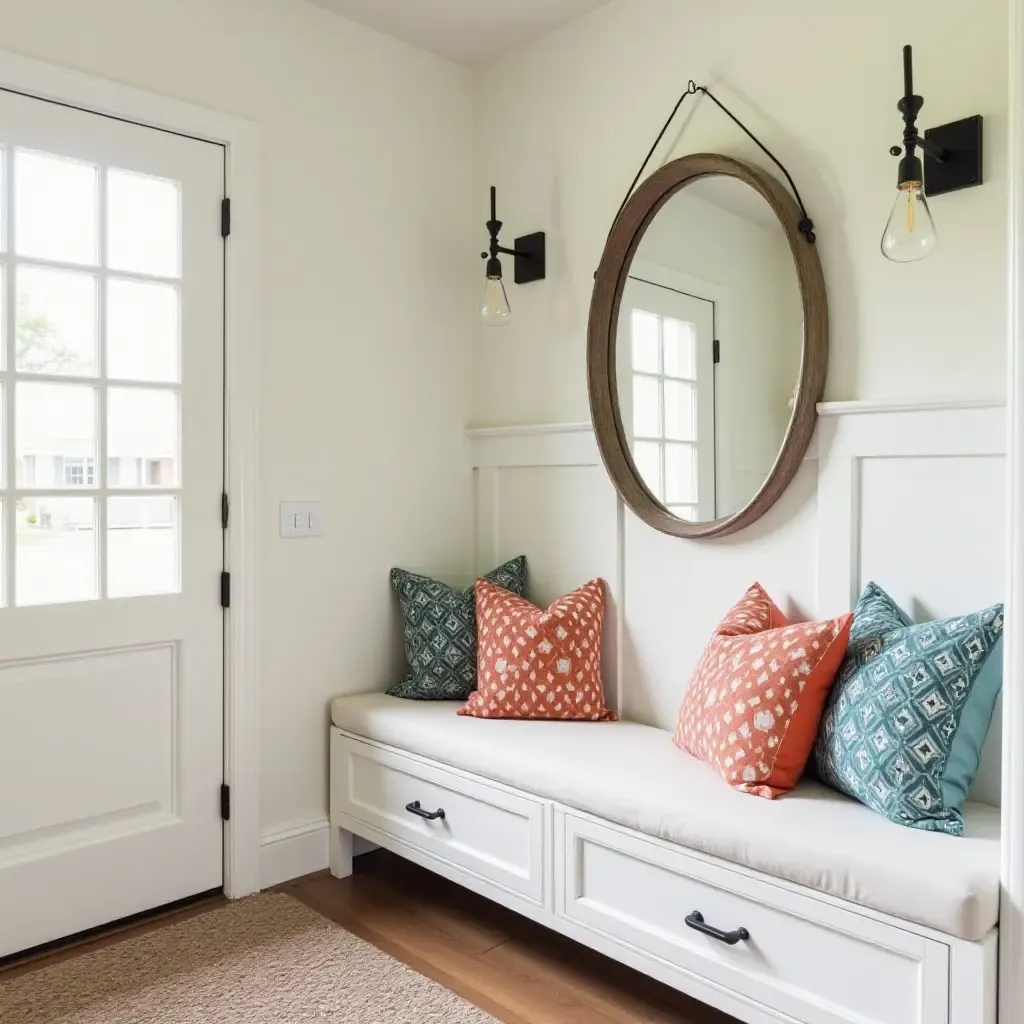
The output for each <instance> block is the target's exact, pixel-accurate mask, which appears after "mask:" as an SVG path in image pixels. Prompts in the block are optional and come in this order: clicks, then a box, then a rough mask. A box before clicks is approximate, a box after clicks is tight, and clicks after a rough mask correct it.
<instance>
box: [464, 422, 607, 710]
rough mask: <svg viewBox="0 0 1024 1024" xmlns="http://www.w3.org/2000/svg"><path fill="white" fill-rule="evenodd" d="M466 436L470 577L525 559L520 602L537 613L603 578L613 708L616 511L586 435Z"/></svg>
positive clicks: (544, 430) (568, 430) (542, 431)
mask: <svg viewBox="0 0 1024 1024" xmlns="http://www.w3.org/2000/svg"><path fill="white" fill-rule="evenodd" d="M471 438H472V440H473V452H474V462H475V472H476V503H477V516H476V570H477V572H478V573H486V572H489V571H490V570H491V569H493V568H494V567H495V566H496V565H500V564H502V563H503V562H505V561H507V560H508V559H510V558H514V557H516V556H517V555H526V559H527V591H526V593H527V597H528V598H529V599H530V600H531V601H533V602H534V603H536V604H538V605H542V606H545V607H546V606H547V605H548V604H550V603H551V602H552V601H554V600H555V599H556V598H558V597H560V596H561V595H562V594H565V593H568V592H569V591H571V590H575V589H576V587H578V586H580V585H582V584H583V583H586V582H587V581H588V580H592V579H595V578H597V577H600V578H602V579H604V580H605V581H606V583H607V584H608V588H607V598H608V610H607V613H606V615H607V619H606V621H607V624H608V626H607V628H606V632H605V644H604V650H603V652H602V653H603V661H604V679H605V685H606V688H607V690H608V698H609V702H610V703H611V704H612V705H613V706H617V704H616V686H615V681H616V679H617V678H618V671H617V665H618V651H617V647H616V643H615V641H616V635H617V634H616V629H615V622H616V620H617V617H618V597H619V589H620V575H621V574H620V567H619V544H618V536H619V523H620V515H621V513H620V510H619V502H618V498H617V496H616V494H615V489H614V488H613V487H612V484H611V481H610V480H609V479H608V476H607V474H606V473H605V471H604V466H603V465H602V464H601V460H600V456H599V455H598V451H597V445H596V443H595V441H594V437H593V432H592V431H591V429H590V427H589V426H577V425H569V426H566V427H558V428H550V427H538V428H514V429H512V430H503V429H494V430H479V431H472V432H471Z"/></svg>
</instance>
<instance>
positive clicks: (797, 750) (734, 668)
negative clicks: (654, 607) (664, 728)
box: [674, 583, 853, 800]
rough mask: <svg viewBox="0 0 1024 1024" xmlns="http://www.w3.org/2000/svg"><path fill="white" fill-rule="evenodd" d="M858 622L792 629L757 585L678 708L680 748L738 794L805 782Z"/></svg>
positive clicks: (727, 622)
mask: <svg viewBox="0 0 1024 1024" xmlns="http://www.w3.org/2000/svg"><path fill="white" fill-rule="evenodd" d="M852 622H853V616H852V615H849V614H847V615H840V616H839V617H838V618H836V619H828V620H826V621H825V622H800V623H796V624H793V625H791V624H790V623H789V622H788V621H787V619H786V617H785V615H783V614H782V612H780V611H779V609H778V608H777V607H776V605H775V603H774V602H773V601H772V599H771V598H770V597H769V596H768V595H767V593H765V591H764V589H763V588H762V587H761V585H760V584H759V583H755V584H754V586H752V587H751V588H750V590H748V591H747V593H746V594H745V595H744V597H743V599H742V600H741V601H740V602H739V604H737V605H736V606H735V607H734V608H733V609H732V611H730V612H729V614H728V615H727V616H726V617H725V619H724V620H723V621H722V623H721V625H719V627H718V628H717V629H716V630H715V634H714V636H713V637H712V638H711V643H710V644H708V647H707V649H706V650H705V651H704V654H703V656H702V657H701V660H700V662H699V663H698V665H697V668H696V671H695V672H694V674H693V678H692V679H691V680H690V686H689V689H687V691H686V696H685V697H684V698H683V704H682V707H681V708H680V709H679V720H678V722H677V723H676V732H675V737H674V739H675V743H676V746H678V747H682V748H683V750H687V751H689V752H690V753H691V754H693V756H694V757H698V758H700V759H701V760H702V761H706V762H707V763H708V764H710V765H711V766H712V767H713V768H715V769H716V770H717V771H718V772H719V774H720V775H721V776H722V778H723V779H725V781H726V782H728V783H729V785H730V786H732V787H733V788H735V789H739V790H741V791H742V792H744V793H753V794H754V795H756V796H763V797H767V798H768V799H769V800H771V799H774V798H775V797H777V796H781V795H782V794H783V793H786V792H788V791H789V790H791V789H792V788H793V787H794V786H795V785H796V784H797V783H798V782H799V781H800V777H801V776H802V775H803V772H804V768H805V767H806V766H807V760H808V758H809V757H810V754H811V751H812V749H813V748H814V741H815V739H816V738H817V733H818V725H819V723H820V721H821V716H822V713H823V711H824V708H825V701H826V700H827V698H828V695H829V691H830V690H831V688H832V683H833V682H834V681H835V678H836V675H837V673H838V672H839V666H840V664H841V663H842V660H843V656H844V655H845V654H846V645H847V642H848V641H849V638H850V626H851V624H852Z"/></svg>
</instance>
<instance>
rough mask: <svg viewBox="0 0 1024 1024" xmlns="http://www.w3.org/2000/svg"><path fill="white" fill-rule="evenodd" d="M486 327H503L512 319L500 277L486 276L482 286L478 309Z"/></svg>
mask: <svg viewBox="0 0 1024 1024" xmlns="http://www.w3.org/2000/svg"><path fill="white" fill-rule="evenodd" d="M480 313H481V315H482V316H483V320H484V323H485V324H486V325H487V326H488V327H504V326H505V324H507V323H508V322H509V320H511V319H512V310H511V308H510V307H509V304H508V296H507V295H506V294H505V285H504V284H503V283H502V280H501V278H500V277H491V276H488V278H487V284H486V286H485V287H484V301H483V306H482V308H481V310H480Z"/></svg>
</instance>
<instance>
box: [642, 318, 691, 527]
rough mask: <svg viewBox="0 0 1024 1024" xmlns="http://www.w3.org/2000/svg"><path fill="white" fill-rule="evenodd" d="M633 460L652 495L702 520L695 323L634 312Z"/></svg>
mask: <svg viewBox="0 0 1024 1024" xmlns="http://www.w3.org/2000/svg"><path fill="white" fill-rule="evenodd" d="M630 331H631V341H632V357H633V460H634V462H635V463H636V467H637V469H638V470H639V471H640V475H641V476H642V477H643V480H644V483H645V484H647V487H648V488H649V489H650V491H651V493H652V494H653V495H654V496H655V497H656V498H657V499H658V501H660V502H661V503H662V504H663V505H664V506H665V507H666V508H667V509H668V510H669V512H671V513H672V514H673V515H675V516H678V517H679V518H680V519H686V520H690V521H691V522H693V521H696V520H697V519H698V514H697V513H698V502H699V500H700V495H699V493H698V474H697V468H698V467H697V460H698V452H697V440H698V438H697V360H696V347H697V345H696V331H695V328H694V325H693V324H692V323H688V322H686V321H684V320H677V319H675V318H673V317H669V316H662V315H661V314H658V313H652V312H649V311H647V310H643V309H634V310H633V312H632V319H631V322H630Z"/></svg>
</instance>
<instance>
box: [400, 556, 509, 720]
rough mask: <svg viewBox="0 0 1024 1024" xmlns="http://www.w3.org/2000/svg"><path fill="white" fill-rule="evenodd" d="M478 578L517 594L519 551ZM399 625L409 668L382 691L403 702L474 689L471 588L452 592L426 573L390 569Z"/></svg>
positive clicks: (458, 695)
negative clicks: (404, 674) (399, 606)
mask: <svg viewBox="0 0 1024 1024" xmlns="http://www.w3.org/2000/svg"><path fill="white" fill-rule="evenodd" d="M484 579H487V580H490V581H491V582H492V583H497V584H498V586H499V587H504V588H505V589H506V590H510V591H512V593H513V594H516V595H518V596H519V597H522V594H523V587H524V586H525V585H526V559H525V558H524V557H523V556H522V555H520V557H519V558H513V559H512V561H511V562H506V563H505V564H504V565H500V566H498V568H497V569H495V570H494V572H490V573H488V574H487V575H486V576H485V577H484ZM391 585H392V586H393V587H394V588H395V591H396V592H397V594H398V602H399V604H400V605H401V606H402V619H403V621H404V623H405V656H406V658H407V659H408V662H409V672H408V675H406V677H405V679H403V680H402V682H400V683H399V684H398V685H397V686H393V687H392V688H391V689H390V690H388V693H389V694H391V696H392V697H405V698H406V699H408V700H468V699H469V695H470V694H471V693H472V692H473V691H474V690H475V689H476V596H475V587H470V588H469V589H468V590H456V589H454V588H453V587H449V586H448V585H447V584H445V583H440V582H439V581H438V580H432V579H430V577H429V576H417V575H416V574H415V573H411V572H406V571H405V570H404V569H392V570H391Z"/></svg>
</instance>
